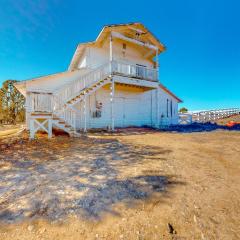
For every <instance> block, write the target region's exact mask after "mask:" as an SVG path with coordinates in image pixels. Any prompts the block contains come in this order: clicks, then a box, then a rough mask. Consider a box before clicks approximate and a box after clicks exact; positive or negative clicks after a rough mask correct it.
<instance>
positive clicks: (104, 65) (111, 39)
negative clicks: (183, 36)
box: [15, 23, 181, 138]
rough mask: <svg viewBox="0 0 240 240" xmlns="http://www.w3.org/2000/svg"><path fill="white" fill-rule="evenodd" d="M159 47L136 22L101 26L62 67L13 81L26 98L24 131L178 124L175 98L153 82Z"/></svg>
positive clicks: (71, 131)
mask: <svg viewBox="0 0 240 240" xmlns="http://www.w3.org/2000/svg"><path fill="white" fill-rule="evenodd" d="M164 50H165V48H164V46H163V45H162V44H161V43H160V42H159V40H158V39H157V38H156V37H155V36H154V35H153V34H152V33H151V32H150V31H149V30H148V29H147V28H146V27H145V26H144V25H143V24H141V23H129V24H116V25H108V26H105V27H104V28H103V29H102V31H101V32H100V33H99V35H98V37H97V39H96V40H95V41H93V42H87V43H81V44H79V45H78V46H77V49H76V51H75V53H74V55H73V58H72V61H71V63H70V65H69V67H68V70H67V71H65V72H60V73H56V74H52V75H47V76H42V77H38V78H33V79H30V80H26V81H21V82H19V83H17V84H16V85H15V86H16V88H17V89H18V90H19V91H20V92H21V93H22V94H23V95H24V96H25V97H26V123H27V127H28V129H30V136H31V138H34V135H35V133H36V132H37V131H38V130H45V131H47V132H48V134H49V137H51V136H52V129H53V128H54V127H55V128H61V129H63V130H64V131H66V132H68V133H69V134H70V135H74V134H75V133H77V132H79V130H80V131H81V130H82V131H85V132H86V131H87V130H88V129H95V128H104V129H109V130H114V129H115V128H122V127H129V126H138V127H141V126H150V127H156V128H159V127H161V126H163V125H170V124H177V123H178V103H179V102H181V100H180V99H179V98H178V97H176V96H175V95H174V94H173V93H172V92H170V91H169V90H168V89H167V88H166V87H164V86H163V85H162V84H161V82H160V81H159V63H158V55H159V54H160V53H161V52H163V51H164Z"/></svg>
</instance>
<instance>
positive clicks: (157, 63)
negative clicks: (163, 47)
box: [156, 49, 159, 81]
mask: <svg viewBox="0 0 240 240" xmlns="http://www.w3.org/2000/svg"><path fill="white" fill-rule="evenodd" d="M158 67H159V61H158V49H157V50H156V70H157V80H158V81H159V69H158Z"/></svg>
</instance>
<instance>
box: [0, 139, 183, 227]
mask: <svg viewBox="0 0 240 240" xmlns="http://www.w3.org/2000/svg"><path fill="white" fill-rule="evenodd" d="M170 152H171V151H170V150H168V149H162V148H159V147H158V148H154V147H146V146H145V147H144V146H143V147H140V146H135V145H133V144H122V143H120V142H119V141H117V140H114V139H90V138H81V139H71V138H68V137H58V138H55V139H53V140H51V141H48V140H44V139H43V140H37V141H32V142H23V143H22V144H15V145H13V146H12V147H10V148H8V149H6V150H5V151H4V153H3V154H1V156H0V221H2V222H9V223H12V222H17V221H21V220H26V219H33V218H44V219H48V220H61V219H64V218H65V217H67V216H68V215H69V214H74V215H77V216H79V217H85V218H90V219H91V218H93V219H100V218H101V216H102V214H103V213H112V214H114V215H120V213H119V212H117V211H116V210H113V209H114V204H116V203H123V204H126V206H128V207H131V206H133V205H134V204H137V203H138V202H139V201H144V200H147V199H149V198H150V197H151V196H153V194H155V195H157V196H158V197H159V198H160V199H161V200H162V201H164V199H166V198H169V197H170V196H171V194H170V193H171V191H170V190H171V188H172V187H176V186H177V185H179V184H183V183H182V182H179V181H176V180H175V179H176V178H175V177H174V176H166V175H163V174H161V172H160V171H152V170H153V169H154V170H155V169H156V166H160V163H159V162H161V161H164V160H165V159H166V156H167V155H168V154H169V153H170ZM148 170H151V171H148Z"/></svg>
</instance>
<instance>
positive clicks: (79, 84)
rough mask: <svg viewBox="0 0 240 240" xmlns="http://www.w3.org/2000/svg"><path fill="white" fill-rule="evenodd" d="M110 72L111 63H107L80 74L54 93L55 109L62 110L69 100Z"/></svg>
mask: <svg viewBox="0 0 240 240" xmlns="http://www.w3.org/2000/svg"><path fill="white" fill-rule="evenodd" d="M109 74H110V64H109V63H107V64H104V65H102V66H100V67H99V68H97V69H95V70H93V71H91V72H89V73H87V74H84V75H82V76H80V77H79V78H78V79H77V80H75V81H73V82H70V83H68V84H66V85H64V86H63V87H61V89H59V90H57V91H56V92H55V93H54V109H53V111H58V110H61V109H62V108H63V107H64V105H65V104H66V103H67V102H68V101H70V100H71V99H73V98H74V97H76V96H78V95H79V94H80V93H81V91H83V90H84V89H86V88H88V87H90V86H91V85H93V84H94V83H97V82H98V81H100V80H102V79H104V78H106V77H107V76H108V75H109Z"/></svg>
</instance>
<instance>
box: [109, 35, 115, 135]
mask: <svg viewBox="0 0 240 240" xmlns="http://www.w3.org/2000/svg"><path fill="white" fill-rule="evenodd" d="M109 61H110V74H111V77H112V81H111V87H110V104H111V130H112V131H114V93H115V85H114V79H113V76H112V61H113V37H112V33H110V40H109Z"/></svg>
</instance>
